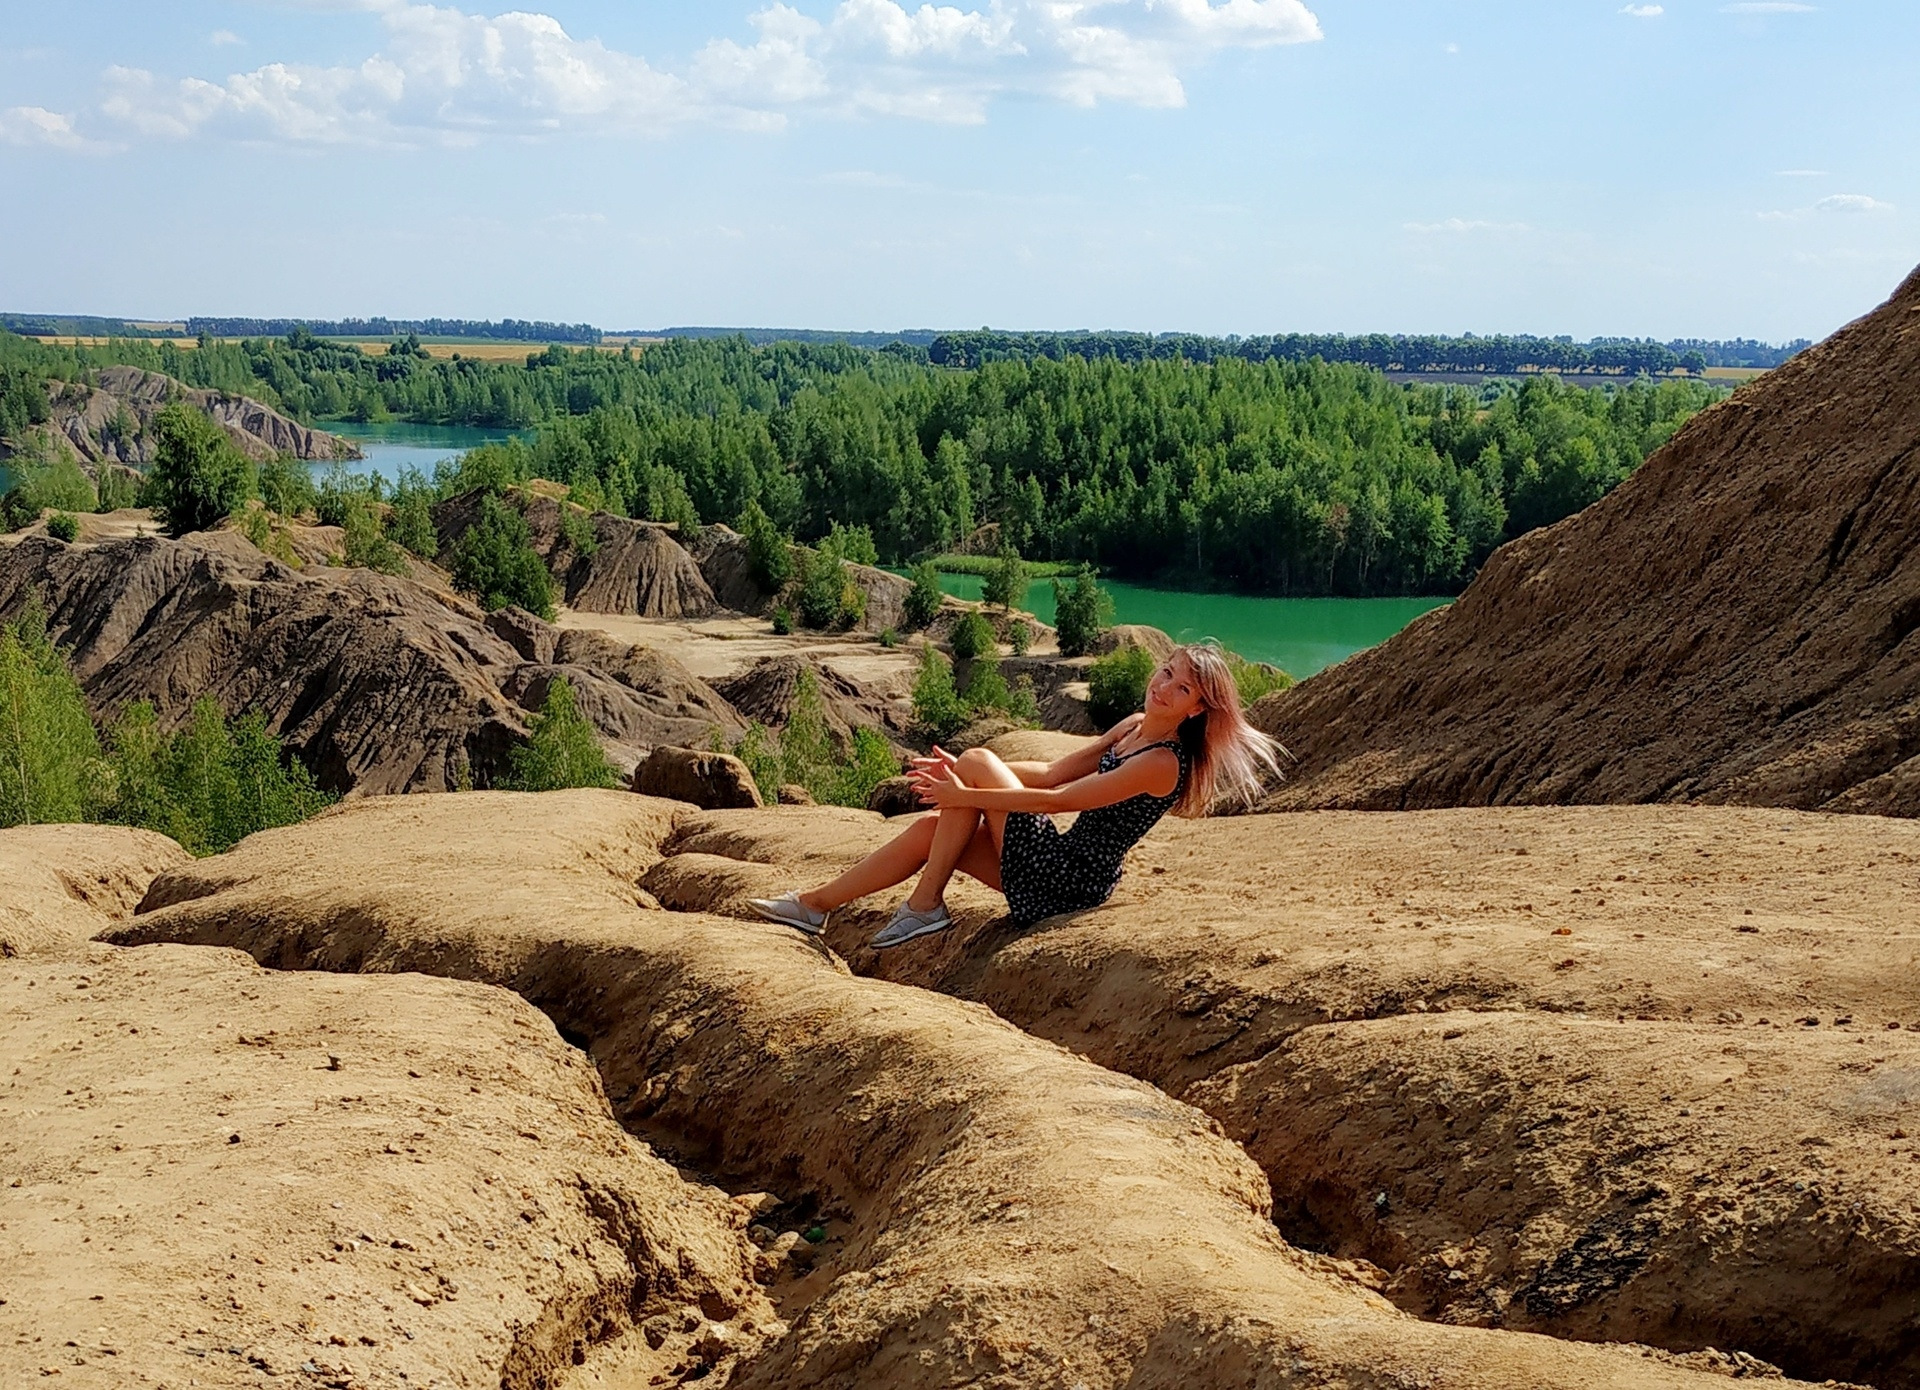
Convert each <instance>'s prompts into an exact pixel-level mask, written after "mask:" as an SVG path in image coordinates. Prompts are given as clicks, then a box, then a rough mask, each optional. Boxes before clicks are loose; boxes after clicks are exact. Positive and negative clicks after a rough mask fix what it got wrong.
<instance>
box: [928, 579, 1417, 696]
mask: <svg viewBox="0 0 1920 1390" xmlns="http://www.w3.org/2000/svg"><path fill="white" fill-rule="evenodd" d="M982 582H983V581H981V580H980V579H979V578H978V577H976V576H974V575H970V574H943V575H941V576H940V587H941V588H942V589H945V590H946V591H947V592H948V593H950V594H952V595H953V596H954V597H955V598H964V599H978V598H979V597H980V591H981V585H982ZM1100 587H1101V588H1103V589H1105V590H1106V591H1107V592H1108V593H1109V594H1110V595H1112V597H1113V620H1114V621H1115V622H1116V623H1145V624H1146V625H1147V626H1149V627H1157V628H1159V629H1161V630H1162V631H1163V632H1166V633H1168V634H1169V635H1170V636H1172V637H1173V638H1174V639H1175V640H1176V641H1181V642H1197V641H1199V640H1201V639H1202V638H1206V637H1212V638H1214V639H1216V640H1217V641H1218V642H1219V643H1220V645H1221V646H1223V647H1227V648H1229V649H1230V650H1232V651H1236V652H1239V653H1240V655H1242V656H1244V657H1246V658H1247V659H1248V660H1249V661H1267V662H1271V663H1272V664H1273V665H1275V666H1278V667H1279V668H1280V669H1281V670H1283V671H1285V672H1286V673H1287V674H1288V675H1290V676H1294V677H1296V678H1298V679H1303V680H1304V679H1305V678H1306V677H1308V676H1311V675H1313V674H1315V673H1316V672H1319V671H1324V670H1325V669H1326V668H1327V667H1329V666H1332V665H1334V664H1336V663H1338V662H1341V661H1345V660H1346V659H1347V658H1348V657H1350V656H1352V655H1353V654H1354V653H1355V652H1359V651H1365V650H1366V649H1367V648H1368V647H1375V646H1378V645H1379V644H1380V643H1382V642H1384V641H1386V640H1387V639H1388V638H1389V637H1391V636H1393V635H1394V634H1395V633H1396V632H1398V631H1400V629H1401V628H1403V627H1405V626H1406V625H1407V624H1408V623H1410V622H1412V621H1413V620H1414V619H1415V618H1417V617H1419V616H1420V615H1421V614H1422V613H1430V612H1432V611H1433V610H1434V609H1436V608H1443V607H1445V606H1446V604H1447V603H1448V602H1449V600H1447V599H1440V598H1251V597H1248V596H1246V595H1242V594H1193V593H1185V592H1183V591H1181V590H1178V589H1151V588H1147V587H1144V586H1142V585H1139V584H1118V583H1109V582H1106V581H1102V583H1101V585H1100ZM1021 606H1022V607H1024V608H1025V609H1026V610H1027V611H1028V612H1029V613H1031V614H1033V616H1034V617H1036V618H1038V619H1039V620H1040V621H1041V622H1043V623H1047V624H1051V623H1052V622H1053V581H1051V580H1047V579H1038V580H1035V581H1034V582H1033V584H1032V586H1031V587H1030V588H1028V590H1027V600H1026V602H1025V603H1024V604H1023V605H1021Z"/></svg>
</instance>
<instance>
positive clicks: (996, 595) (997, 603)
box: [982, 545, 1027, 611]
mask: <svg viewBox="0 0 1920 1390" xmlns="http://www.w3.org/2000/svg"><path fill="white" fill-rule="evenodd" d="M982 588H983V591H984V594H983V596H984V597H985V599H986V601H987V602H988V603H989V604H991V605H992V606H993V607H995V608H1001V609H1006V610H1009V611H1010V610H1012V609H1015V608H1018V607H1019V606H1020V605H1021V604H1023V603H1025V602H1026V601H1027V567H1026V565H1025V564H1024V563H1023V562H1022V561H1021V559H1020V552H1019V551H1017V550H1015V549H1014V548H1013V547H1012V546H1010V545H1002V546H1001V547H1000V553H999V554H998V555H997V556H995V558H994V565H993V568H992V569H991V570H990V571H988V573H987V578H986V583H985V584H984V585H983V586H982Z"/></svg>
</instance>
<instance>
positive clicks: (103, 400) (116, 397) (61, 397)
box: [46, 367, 360, 466]
mask: <svg viewBox="0 0 1920 1390" xmlns="http://www.w3.org/2000/svg"><path fill="white" fill-rule="evenodd" d="M93 381H94V385H92V386H87V385H82V384H76V383H69V382H50V383H48V391H49V394H50V395H51V396H52V398H53V418H52V419H51V421H49V423H48V425H47V426H46V429H47V431H48V432H49V433H51V434H52V435H54V436H55V437H57V438H59V439H61V440H63V441H65V443H66V444H67V445H68V447H69V448H70V449H71V450H72V451H73V453H74V454H75V455H76V456H78V457H79V458H80V459H81V461H82V462H85V463H90V464H99V463H124V464H135V465H142V466H144V465H146V464H149V463H151V462H153V451H154V447H155V443H154V440H153V438H152V437H151V436H150V435H148V434H147V433H146V425H147V422H148V421H150V420H151V419H152V418H153V417H154V416H155V415H156V414H158V413H159V412H160V409H161V408H162V407H163V406H165V405H167V404H168V403H169V402H171V401H175V400H181V401H185V402H187V403H188V404H190V405H193V406H197V407H198V408H199V409H201V410H203V411H205V412H206V413H207V414H208V415H209V416H211V417H212V418H213V419H214V421H215V422H216V423H218V424H219V425H220V426H221V428H223V429H224V430H226V432H227V437H228V438H229V439H231V440H232V441H233V442H234V445H235V447H237V448H238V449H239V450H240V451H241V452H242V453H244V454H246V455H247V457H248V458H253V459H267V458H272V457H273V456H274V455H275V454H290V455H292V456H293V457H294V458H300V459H319V460H333V459H349V458H358V457H360V451H359V450H358V449H356V448H354V447H353V446H352V445H351V444H349V443H347V441H346V440H344V439H341V438H340V437H339V436H337V435H332V434H328V433H327V432H326V431H324V430H316V429H310V428H308V427H307V426H305V425H302V424H299V423H297V422H295V421H293V420H289V419H288V418H287V417H286V416H284V415H282V414H281V413H280V412H279V411H277V410H274V409H273V408H272V407H271V406H267V405H263V404H261V403H260V402H259V401H256V400H253V399H252V398H251V397H248V396H235V395H229V394H227V393H226V392H223V391H200V390H195V389H194V388H192V387H190V386H184V385H182V384H181V383H180V382H178V381H175V380H174V379H173V378H172V377H170V376H166V375H163V374H162V373H160V372H149V371H144V370H142V369H141V368H139V367H102V368H100V370H99V371H97V372H95V373H94V374H93ZM128 420H131V421H132V422H133V425H134V428H133V429H132V430H131V431H126V430H125V429H124V428H123V427H124V425H125V423H126V421H128Z"/></svg>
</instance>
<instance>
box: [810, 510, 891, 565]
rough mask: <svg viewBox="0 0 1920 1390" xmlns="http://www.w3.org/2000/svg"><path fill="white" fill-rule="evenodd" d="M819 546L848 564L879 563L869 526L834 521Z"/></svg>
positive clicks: (877, 549) (877, 552)
mask: <svg viewBox="0 0 1920 1390" xmlns="http://www.w3.org/2000/svg"><path fill="white" fill-rule="evenodd" d="M820 546H821V549H823V550H825V551H826V552H827V553H828V554H829V555H836V556H838V557H839V558H840V559H842V560H845V561H846V562H847V563H848V564H853V565H877V564H879V563H880V551H879V548H878V547H877V546H875V545H874V543H873V530H872V528H871V527H867V526H842V525H841V524H840V523H839V522H837V521H836V522H834V523H833V529H832V530H831V531H829V532H828V533H827V538H826V540H824V541H822V542H821V543H820Z"/></svg>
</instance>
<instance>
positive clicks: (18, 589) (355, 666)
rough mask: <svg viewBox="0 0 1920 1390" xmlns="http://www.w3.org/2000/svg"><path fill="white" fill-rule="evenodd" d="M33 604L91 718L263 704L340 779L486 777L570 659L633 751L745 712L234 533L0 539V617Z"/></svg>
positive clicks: (623, 659) (322, 775) (375, 782)
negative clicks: (87, 541)
mask: <svg viewBox="0 0 1920 1390" xmlns="http://www.w3.org/2000/svg"><path fill="white" fill-rule="evenodd" d="M32 601H38V602H39V603H41V604H42V605H43V606H44V607H45V609H46V612H47V614H48V617H49V622H50V629H51V632H52V636H53V638H54V640H55V641H56V642H57V643H59V644H60V645H61V646H62V647H63V648H65V649H66V650H67V651H68V652H69V655H70V659H71V661H72V665H73V669H74V673H75V675H76V676H78V677H79V679H80V682H81V685H82V688H83V689H84V690H85V692H86V696H87V699H88V702H89V703H90V704H91V706H92V707H93V710H94V713H95V715H96V717H97V718H101V719H105V720H109V721H110V720H111V719H112V718H113V717H114V716H116V715H117V714H118V712H119V711H120V710H122V709H123V708H125V707H126V706H127V705H128V704H130V703H132V702H134V701H136V700H146V701H150V702H151V703H152V704H153V705H154V706H155V708H156V710H157V712H158V713H159V716H160V720H161V724H162V727H164V728H171V727H173V726H175V725H177V724H179V723H181V722H183V721H184V720H185V719H186V717H187V715H188V713H189V712H190V711H191V709H192V706H193V703H194V701H196V700H198V699H199V698H201V697H202V696H211V697H213V698H214V699H215V700H216V701H217V702H218V703H219V704H220V706H221V707H222V708H223V709H224V710H225V711H226V712H227V713H228V714H231V715H237V714H239V713H241V712H243V711H246V710H259V711H260V712H261V713H262V714H263V715H264V716H265V717H266V721H267V727H268V729H269V731H270V732H272V733H274V734H276V735H279V736H280V737H282V738H284V739H285V740H286V741H287V743H288V744H289V746H290V747H291V748H293V749H294V750H295V751H296V752H298V753H299V755H300V756H301V758H302V760H303V761H304V762H305V763H306V764H307V766H308V767H309V768H311V769H312V770H313V772H314V774H315V776H316V777H317V778H318V780H319V781H320V783H321V785H322V786H324V787H326V788H328V789H329V790H332V791H337V792H359V793H385V792H402V791H442V790H446V789H448V788H451V787H454V786H457V785H459V784H460V783H461V781H462V779H463V778H465V777H469V776H470V777H472V778H473V779H474V780H477V781H480V782H483V783H484V781H485V780H486V779H487V777H488V776H489V775H491V774H492V773H493V772H495V771H497V770H499V769H500V768H501V767H502V765H503V763H504V759H505V754H506V750H507V749H508V748H509V747H510V746H512V745H513V744H514V743H515V742H517V741H518V740H520V739H523V738H524V737H525V735H526V719H527V715H528V713H529V712H530V711H532V710H537V709H538V708H539V707H540V704H541V703H542V702H543V701H544V699H545V698H546V693H547V690H548V688H549V686H550V685H551V683H552V681H553V679H554V678H555V677H557V676H562V675H564V676H566V677H567V678H568V679H569V680H570V681H571V682H572V683H573V686H574V688H575V691H576V693H577V695H578V697H579V698H578V703H579V706H580V708H581V710H582V712H583V713H584V714H585V715H586V716H587V717H588V718H589V719H590V720H592V721H593V723H594V725H595V727H596V728H597V730H598V731H599V733H600V735H601V737H602V739H603V740H604V741H605V742H606V744H607V745H608V747H609V752H610V753H611V754H612V755H613V756H615V757H616V759H624V760H626V761H627V762H628V764H629V765H631V763H633V762H637V761H638V760H639V758H640V756H641V755H642V753H643V751H644V750H645V749H647V748H651V747H652V746H654V745H655V744H659V743H685V742H689V741H702V740H704V739H705V738H706V737H707V736H708V735H709V734H710V733H711V731H712V730H713V729H714V728H715V727H718V728H721V729H723V730H728V731H732V730H737V729H741V728H744V727H745V726H744V722H743V721H742V720H741V719H740V718H739V716H738V715H737V714H735V713H734V712H733V711H732V709H731V708H730V707H729V706H728V705H727V704H726V702H725V701H724V700H722V699H721V698H720V697H719V696H717V695H715V694H714V693H713V691H712V690H711V689H709V688H708V687H707V686H706V685H705V684H703V683H702V682H700V681H697V680H695V679H694V678H693V677H692V676H691V675H689V674H688V673H687V672H686V671H685V670H683V669H681V668H680V667H679V665H678V663H676V662H674V661H673V660H672V659H671V658H668V657H664V656H660V655H658V654H655V653H646V652H637V651H635V650H633V649H631V648H629V647H628V646H626V645H625V644H622V643H616V642H614V641H612V640H611V639H608V638H606V637H604V636H602V635H600V634H596V633H591V632H561V631H559V630H557V629H555V628H552V627H550V626H548V625H547V624H545V623H542V622H541V621H540V620H539V619H537V618H534V617H532V616H530V615H527V614H524V613H516V612H513V611H507V612H503V613H496V614H493V615H486V614H483V613H481V611H480V610H479V609H478V608H475V607H474V606H473V605H471V604H469V603H467V602H466V601H465V600H463V599H460V598H458V597H455V596H453V595H451V594H448V593H446V592H444V591H442V590H439V589H436V588H434V587H432V586H430V585H427V584H424V583H416V582H414V581H413V580H410V579H404V578H395V577H393V576H389V575H383V574H377V573H375V572H373V571H371V570H363V569H335V568H331V567H328V566H322V565H312V566H308V567H307V568H306V569H304V570H294V569H291V568H289V567H287V566H286V565H283V564H281V563H280V562H278V561H276V560H272V559H269V558H267V557H266V556H265V555H262V554H261V553H260V552H259V551H258V550H255V549H254V548H253V547H252V546H251V545H249V544H248V543H247V542H246V541H245V540H244V539H243V538H241V537H240V536H238V535H236V534H233V533H231V532H214V533H196V534H194V535H192V536H188V537H185V538H183V539H181V540H178V541H173V540H167V539H164V538H162V537H158V536H142V537H133V538H128V539H122V540H112V541H106V542H103V543H101V544H98V545H85V546H68V545H64V544H62V543H61V542H59V541H56V540H53V539H51V538H49V537H46V536H27V537H23V538H21V539H19V540H17V541H15V542H13V543H10V544H7V545H4V546H0V618H13V617H15V616H17V615H18V614H19V613H20V611H21V610H22V609H23V608H24V607H25V606H26V604H27V603H29V602H32Z"/></svg>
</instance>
